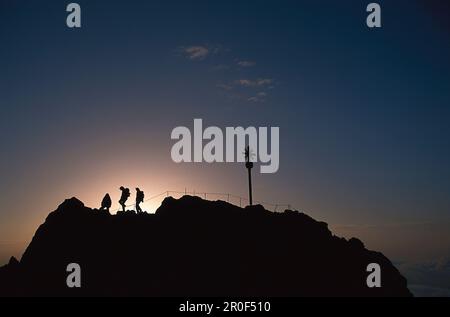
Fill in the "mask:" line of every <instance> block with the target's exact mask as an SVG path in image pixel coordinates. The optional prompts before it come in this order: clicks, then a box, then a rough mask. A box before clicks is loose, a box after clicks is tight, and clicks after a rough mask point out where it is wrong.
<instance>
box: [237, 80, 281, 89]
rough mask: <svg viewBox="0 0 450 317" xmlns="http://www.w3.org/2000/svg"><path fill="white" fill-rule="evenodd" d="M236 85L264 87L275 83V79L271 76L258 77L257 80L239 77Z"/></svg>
mask: <svg viewBox="0 0 450 317" xmlns="http://www.w3.org/2000/svg"><path fill="white" fill-rule="evenodd" d="M235 84H236V85H240V86H243V87H264V86H269V85H272V84H273V80H272V79H270V78H258V79H255V80H251V79H238V80H236V81H235Z"/></svg>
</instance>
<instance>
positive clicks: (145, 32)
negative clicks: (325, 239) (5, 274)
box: [0, 0, 450, 291]
mask: <svg viewBox="0 0 450 317" xmlns="http://www.w3.org/2000/svg"><path fill="white" fill-rule="evenodd" d="M68 3H69V1H58V2H57V1H48V0H29V1H23V0H14V1H12V0H0V123H1V124H0V129H1V130H0V131H1V133H0V146H1V148H2V155H1V156H0V171H1V180H0V202H1V208H0V264H2V263H5V262H7V261H8V259H9V257H10V256H11V255H15V256H17V257H20V256H21V254H22V252H23V251H24V248H25V247H26V246H27V245H28V243H29V242H30V240H31V238H32V236H33V234H34V232H35V230H36V229H37V227H38V226H39V224H41V223H43V222H44V220H45V217H46V216H47V214H48V213H49V212H51V211H52V210H55V209H56V207H57V206H58V205H59V204H60V203H61V202H62V201H64V199H66V198H69V197H72V196H76V197H78V198H79V199H81V200H82V201H83V202H84V203H85V204H86V205H87V206H91V207H98V206H99V204H100V201H101V199H102V197H103V195H104V194H105V193H106V192H108V193H110V195H111V196H112V199H113V201H114V204H113V208H117V207H118V203H117V201H118V200H119V194H120V193H119V189H118V188H119V186H121V185H124V186H127V187H129V188H131V189H132V192H134V188H135V187H140V188H141V189H143V190H144V191H145V193H146V197H150V196H153V195H157V194H160V193H162V192H165V191H167V190H174V191H185V190H187V191H194V190H195V191H196V192H219V193H231V194H233V195H238V196H242V197H246V196H247V178H246V177H247V174H246V170H245V168H244V166H243V165H242V164H239V163H213V164H208V163H181V164H176V163H174V162H173V161H172V159H171V156H170V150H171V147H172V145H173V144H174V141H173V140H171V139H170V134H171V131H172V129H174V128H175V127H177V126H187V127H189V128H191V129H192V128H193V120H194V119H195V118H201V119H203V124H204V126H218V127H221V128H225V127H236V126H243V127H248V126H254V127H279V128H280V168H279V170H278V172H277V173H275V174H260V173H257V169H255V170H254V173H253V187H254V191H253V192H254V199H255V200H259V201H264V202H271V203H274V204H290V205H292V206H293V207H295V208H296V209H298V210H302V211H304V212H306V213H307V214H309V215H311V216H312V217H313V218H315V219H317V220H321V221H326V222H327V223H329V225H330V228H331V229H332V230H333V232H334V233H335V234H336V235H339V236H345V237H351V236H356V237H359V238H360V239H361V240H362V241H364V243H365V244H366V246H367V247H368V248H371V249H374V250H378V251H381V252H383V253H384V254H386V255H387V256H388V257H389V258H390V259H391V260H392V261H393V262H395V263H398V265H399V266H402V267H406V266H407V267H408V269H405V271H408V272H410V271H411V270H412V269H411V268H412V267H414V268H417V267H420V269H421V270H422V269H423V268H424V267H426V268H427V270H429V269H430V267H431V268H438V269H439V270H444V271H443V273H442V274H444V275H445V274H447V275H445V276H447V277H448V276H450V265H445V263H447V264H448V263H450V214H449V211H450V198H449V197H450V195H449V193H450V167H449V164H448V163H449V162H450V124H449V123H450V122H449V121H450V119H449V118H450V117H449V115H450V59H449V58H448V57H449V56H450V41H448V39H449V38H450V36H449V33H450V22H449V21H450V19H449V15H450V5H449V4H448V2H446V1H439V0H431V1H424V0H423V1H422V0H415V1H406V0H399V1H395V2H394V1H378V3H379V4H380V5H381V8H382V28H380V29H369V28H368V27H367V26H366V17H367V13H366V6H367V5H368V4H369V3H370V1H363V0H358V1H357V0H354V1H250V0H243V1H239V2H237V1H218V0H217V1H200V0H193V1H100V0H96V1H78V2H77V3H79V4H80V6H81V20H82V22H81V23H82V27H81V28H79V29H70V28H68V27H67V26H66V17H67V14H68V13H67V12H66V10H65V9H66V5H67V4H68ZM162 198H163V197H160V199H162ZM218 198H220V197H217V198H216V197H213V196H210V199H218ZM160 199H159V200H158V199H155V200H153V201H150V202H149V203H147V204H146V205H144V209H147V210H149V211H153V210H155V209H156V208H157V207H158V205H159V203H160V201H161V200H160ZM222 199H223V197H222ZM442 263H444V264H442ZM413 271H414V272H415V273H410V276H411V279H412V280H413V282H414V283H415V285H416V287H417V288H418V289H420V291H423V290H424V288H426V289H427V290H429V289H430V288H431V289H432V290H433V291H435V290H436V288H438V289H440V290H442V289H444V290H445V291H448V290H450V279H447V280H448V281H449V283H447V284H446V285H435V284H433V285H431V284H427V279H426V278H425V281H424V278H422V276H423V274H422V273H420V274H422V275H420V274H418V273H417V272H418V271H419V270H418V269H414V270H413ZM420 272H422V271H420ZM416 273H417V274H416ZM433 274H439V273H436V272H434V271H433ZM419 275H420V276H419ZM427 276H428V275H427ZM433 276H434V275H433ZM430 280H431V279H428V281H430ZM434 280H439V279H436V278H435V279H434Z"/></svg>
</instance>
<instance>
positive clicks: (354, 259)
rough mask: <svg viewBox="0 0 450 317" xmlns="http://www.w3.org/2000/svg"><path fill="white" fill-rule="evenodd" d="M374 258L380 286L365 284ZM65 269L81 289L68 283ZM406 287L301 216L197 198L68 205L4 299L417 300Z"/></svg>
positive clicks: (8, 276)
mask: <svg viewBox="0 0 450 317" xmlns="http://www.w3.org/2000/svg"><path fill="white" fill-rule="evenodd" d="M372 262H375V263H378V264H379V265H380V266H381V269H382V275H381V278H382V287H381V288H368V287H367V286H366V278H367V276H368V274H369V273H368V272H366V267H367V265H368V264H369V263H372ZM69 263H78V264H79V265H80V266H81V288H68V287H67V286H66V278H67V275H68V274H69V273H67V272H66V267H67V265H68V264H69ZM406 284H407V283H406V279H405V278H404V277H402V276H401V275H400V273H399V272H398V270H397V269H396V268H395V267H394V266H393V265H392V264H391V262H390V261H389V260H388V259H387V258H386V257H385V256H383V255H382V254H381V253H378V252H373V251H369V250H367V249H365V247H364V245H363V243H362V242H361V241H359V240H358V239H355V238H353V239H350V240H349V241H347V240H346V239H343V238H338V237H335V236H333V235H332V233H331V232H330V231H329V230H328V228H327V224H326V223H324V222H317V221H315V220H314V219H312V218H310V217H309V216H307V215H305V214H303V213H299V212H296V211H290V210H286V211H285V212H284V213H273V212H269V211H267V210H265V209H264V208H263V207H262V206H259V205H256V206H252V207H246V208H239V207H237V206H234V205H231V204H228V203H226V202H223V201H206V200H203V199H201V198H198V197H191V196H184V197H182V198H180V199H174V198H171V197H169V198H166V199H165V200H164V201H163V203H162V205H161V206H160V208H159V209H158V210H157V211H156V213H155V214H152V215H150V214H146V213H141V214H135V213H134V212H132V211H125V212H121V213H119V214H118V215H114V216H112V215H110V214H109V213H108V212H105V211H98V210H96V209H90V208H87V207H85V206H84V204H83V203H82V202H81V201H79V200H77V199H76V198H71V199H68V200H66V201H65V202H64V203H62V204H61V205H60V206H59V207H58V209H57V210H56V211H54V212H52V213H50V214H49V215H48V217H47V219H46V220H45V223H44V224H42V225H41V226H40V227H39V229H38V230H37V232H36V234H35V236H34V238H33V240H32V242H31V243H30V245H29V246H28V248H27V249H26V251H25V253H24V254H23V256H22V259H21V261H20V262H18V261H17V260H16V259H14V258H12V259H11V261H10V262H9V264H7V265H6V266H4V267H2V268H0V295H2V296H17V295H21V296H23V295H25V296H34V295H38V296H55V295H56V296H190V297H192V296H250V297H252V296H264V297H265V296H411V293H410V292H409V290H408V289H407V285H406Z"/></svg>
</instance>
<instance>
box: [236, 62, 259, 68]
mask: <svg viewBox="0 0 450 317" xmlns="http://www.w3.org/2000/svg"><path fill="white" fill-rule="evenodd" d="M237 64H238V66H240V67H253V66H255V65H256V63H255V62H253V61H238V62H237Z"/></svg>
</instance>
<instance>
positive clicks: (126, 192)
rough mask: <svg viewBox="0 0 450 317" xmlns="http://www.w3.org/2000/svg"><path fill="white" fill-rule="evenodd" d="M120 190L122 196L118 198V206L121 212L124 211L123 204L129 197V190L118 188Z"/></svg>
mask: <svg viewBox="0 0 450 317" xmlns="http://www.w3.org/2000/svg"><path fill="white" fill-rule="evenodd" d="M120 190H121V191H122V195H121V196H120V200H119V204H120V205H121V206H122V210H123V211H125V207H126V206H125V202H126V201H127V199H128V197H130V189H128V188H125V187H123V186H120Z"/></svg>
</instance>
